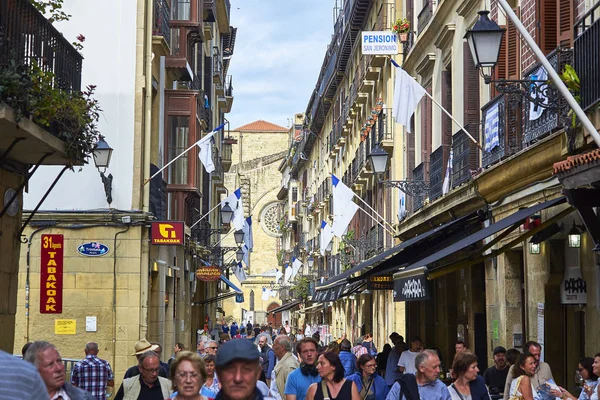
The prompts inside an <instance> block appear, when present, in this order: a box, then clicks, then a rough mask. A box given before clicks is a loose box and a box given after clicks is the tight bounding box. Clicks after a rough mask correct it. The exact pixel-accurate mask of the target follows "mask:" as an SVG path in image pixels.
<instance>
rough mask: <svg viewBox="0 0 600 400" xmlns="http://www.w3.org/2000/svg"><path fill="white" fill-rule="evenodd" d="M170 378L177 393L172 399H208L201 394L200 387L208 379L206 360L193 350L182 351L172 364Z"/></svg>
mask: <svg viewBox="0 0 600 400" xmlns="http://www.w3.org/2000/svg"><path fill="white" fill-rule="evenodd" d="M170 372H171V373H170V378H171V381H172V382H173V390H176V392H175V393H173V395H172V396H171V399H176V400H208V398H207V397H205V396H202V395H201V394H200V388H201V387H202V385H203V384H204V381H205V380H206V369H205V367H204V360H203V359H202V357H200V356H199V355H198V354H195V353H192V352H191V351H182V352H180V353H179V355H178V356H177V358H176V359H175V361H173V363H172V364H171V371H170Z"/></svg>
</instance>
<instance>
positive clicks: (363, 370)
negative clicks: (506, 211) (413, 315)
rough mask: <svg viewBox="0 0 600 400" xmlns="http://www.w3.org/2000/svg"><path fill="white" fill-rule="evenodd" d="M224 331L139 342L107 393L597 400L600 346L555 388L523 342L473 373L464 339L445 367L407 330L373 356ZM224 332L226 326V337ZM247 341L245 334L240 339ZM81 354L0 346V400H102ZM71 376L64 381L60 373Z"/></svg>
mask: <svg viewBox="0 0 600 400" xmlns="http://www.w3.org/2000/svg"><path fill="white" fill-rule="evenodd" d="M229 329H230V330H229V332H222V335H221V336H220V338H219V340H214V339H209V340H199V341H198V345H197V348H196V352H191V351H186V350H185V347H184V345H183V344H181V343H177V344H176V345H175V346H174V348H173V357H171V358H170V359H169V360H168V363H165V362H163V361H161V355H162V348H161V346H160V344H158V343H150V342H148V341H147V340H145V339H142V340H140V341H138V342H137V343H136V344H135V346H134V354H133V355H134V356H136V358H137V363H136V365H134V366H132V367H131V368H129V369H127V371H126V373H125V375H124V377H123V380H122V383H121V385H120V386H119V388H118V390H117V391H116V394H115V396H114V399H115V400H135V399H138V400H166V399H176V400H305V399H306V400H325V399H328V400H335V399H340V400H345V399H348V400H416V399H423V400H492V399H510V400H515V399H518V400H545V399H579V400H598V399H599V396H598V390H599V389H600V387H599V386H598V376H600V353H599V354H596V356H595V357H594V358H583V359H581V360H580V362H579V364H578V368H577V371H578V377H579V381H580V383H581V392H580V393H577V394H572V393H570V392H569V391H567V390H566V389H564V388H562V387H560V386H558V385H556V384H555V383H554V381H553V377H552V371H551V368H550V366H549V365H548V364H547V363H545V362H543V361H541V360H540V356H541V350H542V347H541V345H540V344H539V343H536V342H528V343H526V344H525V345H524V346H523V350H524V351H523V352H522V353H521V352H519V351H518V350H516V349H509V350H506V349H505V348H504V347H502V346H498V347H496V348H495V349H494V350H493V356H494V365H493V366H491V367H490V368H487V369H485V371H483V373H481V371H480V369H479V367H480V365H479V360H478V358H477V356H476V355H475V354H473V353H472V352H471V351H469V349H468V348H467V347H466V346H465V344H464V343H463V342H462V341H457V343H456V345H455V351H456V353H455V355H454V357H453V361H452V363H451V368H449V369H448V370H447V372H446V373H445V372H444V371H445V368H444V367H443V365H442V361H441V360H442V359H441V356H440V352H439V350H437V349H426V348H425V346H424V344H423V341H422V340H421V339H420V338H418V337H414V338H412V339H411V341H410V345H409V346H408V345H407V344H406V343H405V342H404V339H403V337H402V336H401V335H399V334H397V333H392V335H390V337H389V339H390V341H391V342H392V344H393V346H391V345H385V346H384V347H383V349H382V351H381V352H380V353H378V352H377V348H376V346H375V344H374V343H373V338H372V336H371V335H365V336H363V337H360V338H357V339H355V340H354V341H353V342H350V340H349V339H348V338H347V337H346V335H342V337H340V338H339V340H337V341H333V342H331V343H329V344H328V345H327V346H324V344H323V343H322V342H321V341H320V337H319V334H318V332H314V333H313V334H312V335H310V336H304V335H303V337H302V338H299V339H298V338H297V337H296V334H294V333H293V332H291V330H290V331H289V333H288V331H287V330H285V328H283V330H279V332H276V333H271V332H270V331H269V329H268V327H262V328H259V331H258V332H254V330H253V332H252V336H250V337H248V336H246V337H245V338H243V337H238V336H237V334H238V333H239V332H240V331H241V329H239V330H237V331H235V330H234V332H231V328H229ZM231 333H234V335H233V337H232V336H231ZM248 339H251V340H248ZM84 352H85V358H84V359H83V360H81V361H79V362H78V363H76V364H75V366H74V367H73V369H72V371H71V375H70V377H67V376H66V373H65V365H64V363H63V361H62V358H61V356H60V353H59V351H58V350H57V348H56V347H55V346H54V345H52V344H51V343H49V342H45V341H37V342H33V343H28V344H27V345H26V346H25V347H24V348H23V360H24V361H21V360H19V359H18V358H16V357H13V356H10V355H8V354H6V353H3V352H0V362H2V363H3V365H5V366H6V367H7V368H6V373H5V374H3V375H0V377H1V378H0V400H4V399H34V400H38V399H40V400H41V399H44V400H47V399H51V400H55V399H58V400H80V399H84V400H93V399H99V400H106V398H107V391H106V390H107V387H111V386H114V374H113V371H112V369H111V367H110V364H109V363H108V362H107V361H105V360H102V359H100V358H99V357H98V353H99V349H98V345H97V344H96V343H93V342H90V343H87V345H86V346H85V349H84ZM68 378H70V379H68Z"/></svg>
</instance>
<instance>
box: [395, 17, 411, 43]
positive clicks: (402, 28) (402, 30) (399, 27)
mask: <svg viewBox="0 0 600 400" xmlns="http://www.w3.org/2000/svg"><path fill="white" fill-rule="evenodd" d="M392 30H393V31H394V32H396V34H398V36H400V41H401V42H406V41H407V40H408V32H410V21H409V20H408V18H398V19H397V20H396V22H394V26H393V27H392Z"/></svg>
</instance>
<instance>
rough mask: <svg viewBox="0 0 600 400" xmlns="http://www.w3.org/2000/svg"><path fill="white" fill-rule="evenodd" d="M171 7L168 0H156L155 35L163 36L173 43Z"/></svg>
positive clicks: (153, 32)
mask: <svg viewBox="0 0 600 400" xmlns="http://www.w3.org/2000/svg"><path fill="white" fill-rule="evenodd" d="M170 19H171V7H169V3H167V0H154V30H153V31H152V34H153V35H157V36H162V37H163V38H164V39H165V41H166V42H167V43H171V25H170V23H169V21H170Z"/></svg>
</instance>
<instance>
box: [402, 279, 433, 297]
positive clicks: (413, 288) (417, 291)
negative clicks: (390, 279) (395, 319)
mask: <svg viewBox="0 0 600 400" xmlns="http://www.w3.org/2000/svg"><path fill="white" fill-rule="evenodd" d="M430 298H431V296H430V294H429V284H428V282H427V278H425V275H424V274H422V275H417V276H411V277H409V278H401V279H398V280H395V281H394V301H421V300H429V299H430Z"/></svg>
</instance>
